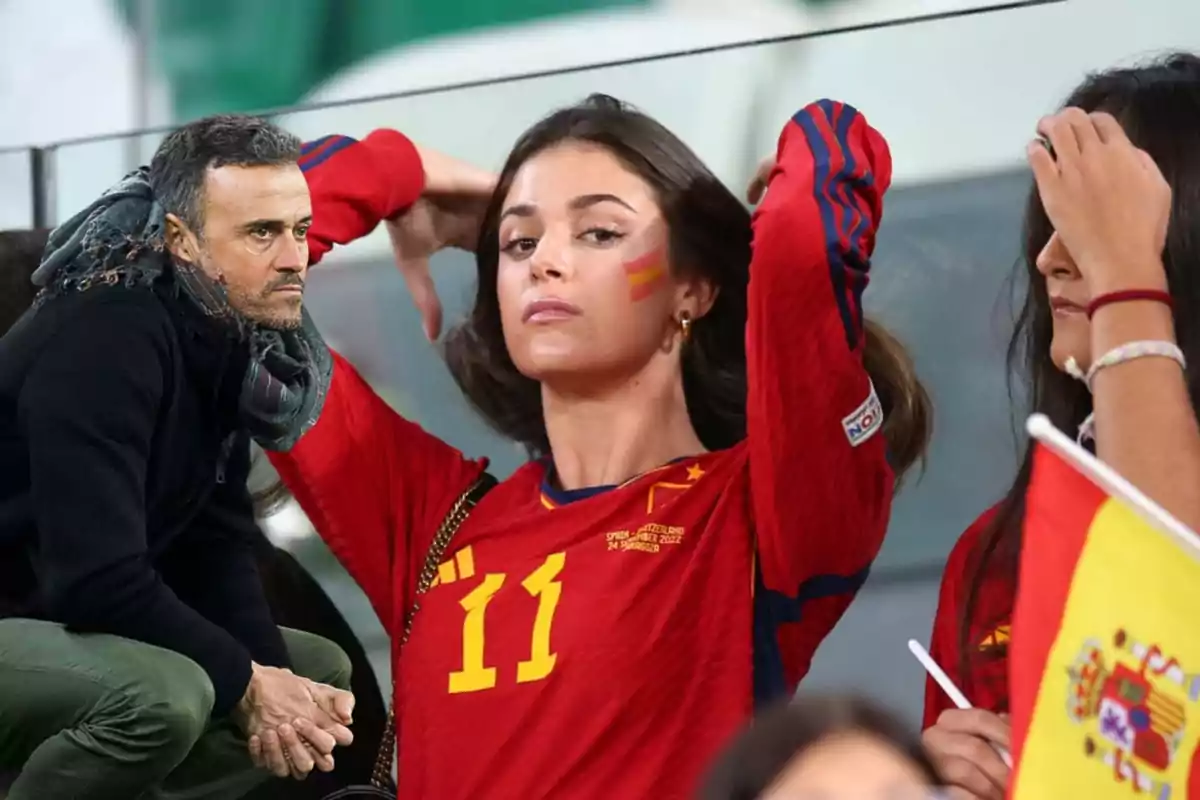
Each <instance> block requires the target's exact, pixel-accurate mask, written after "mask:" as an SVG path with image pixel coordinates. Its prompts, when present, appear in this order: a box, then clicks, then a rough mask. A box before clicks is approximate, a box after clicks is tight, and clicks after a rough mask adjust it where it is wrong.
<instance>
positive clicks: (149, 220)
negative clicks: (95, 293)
mask: <svg viewBox="0 0 1200 800" xmlns="http://www.w3.org/2000/svg"><path fill="white" fill-rule="evenodd" d="M148 178H149V170H148V169H147V168H145V167H142V168H141V169H138V170H136V171H134V172H131V173H130V174H128V175H126V176H125V178H124V179H123V180H122V181H121V182H120V183H118V184H117V185H116V186H114V187H112V188H111V189H109V190H108V191H107V192H105V193H104V194H103V195H101V196H100V198H99V199H98V200H96V202H94V203H92V204H91V205H90V206H88V207H87V208H85V209H84V210H83V211H80V212H79V213H78V214H76V215H75V216H74V217H72V218H71V219H69V220H67V221H66V222H64V223H63V224H62V225H60V226H59V227H58V228H56V229H55V230H54V232H53V233H52V234H51V235H50V240H49V242H48V244H47V245H46V253H45V255H44V256H43V258H42V263H41V265H40V266H39V267H38V268H37V271H35V272H34V273H33V282H34V284H35V285H37V286H40V287H42V291H41V292H40V293H39V295H38V298H37V300H36V301H35V303H34V309H35V312H34V313H36V309H38V308H40V307H41V305H42V304H43V303H45V302H46V301H47V300H50V299H53V298H54V297H57V296H59V295H62V294H64V293H67V292H72V291H84V290H87V289H88V288H90V287H92V286H97V285H110V286H111V285H115V284H117V283H123V284H124V285H125V286H130V287H133V286H138V285H149V284H150V283H152V282H154V281H155V280H156V279H157V278H159V277H160V276H162V275H163V274H164V273H165V272H167V271H168V270H170V271H171V272H172V273H173V275H174V277H175V280H176V285H177V286H178V287H179V290H180V292H181V293H182V295H183V296H185V297H186V298H188V299H189V300H190V301H191V302H193V303H194V304H195V305H196V306H197V307H198V308H199V309H200V310H201V311H202V312H203V313H204V314H205V315H207V316H209V317H212V318H214V319H217V320H219V321H221V322H222V323H224V324H227V325H228V326H229V327H230V330H231V331H232V332H234V333H235V334H236V335H238V336H240V337H241V338H242V339H243V340H244V341H246V342H247V343H248V345H249V348H250V366H249V367H248V368H247V370H246V375H245V377H244V379H243V385H242V393H241V401H240V403H241V417H242V422H243V425H244V426H245V427H246V429H247V430H248V431H249V432H250V435H251V436H253V437H254V439H255V441H257V442H258V443H259V445H261V446H262V447H263V448H265V449H268V450H288V449H290V448H291V447H292V445H294V444H295V443H296V442H297V441H298V440H299V439H300V437H301V435H303V434H304V432H305V431H307V430H308V429H309V428H310V427H312V425H313V424H314V423H315V422H316V420H317V416H318V415H319V414H320V413H321V406H322V404H323V402H324V400H325V393H326V391H327V389H328V387H329V381H330V378H331V375H332V371H333V361H332V359H331V358H330V355H329V349H328V348H327V347H326V346H325V342H324V340H323V339H322V338H321V336H320V334H319V333H318V332H317V329H316V327H315V326H314V325H313V323H312V320H311V319H310V318H309V315H308V311H307V310H306V311H305V312H304V316H303V321H302V323H301V325H300V327H299V328H296V329H295V330H274V329H269V328H264V327H262V326H260V325H256V324H255V323H253V322H251V321H250V320H248V319H246V318H245V317H244V316H242V315H241V314H239V313H238V312H237V311H236V310H234V308H233V307H232V306H231V305H230V304H229V300H228V297H227V294H226V291H225V287H224V286H222V285H221V284H219V283H217V282H216V281H214V280H212V279H211V278H209V277H208V276H207V275H205V274H204V273H203V272H202V271H201V270H200V269H199V268H197V267H195V266H193V265H190V264H185V263H182V262H179V261H174V260H172V259H171V258H170V257H169V256H168V255H167V254H166V253H165V251H164V247H163V242H164V239H163V234H164V231H165V227H166V222H165V217H166V215H165V213H164V212H163V208H162V206H161V205H160V204H159V203H158V202H157V200H155V198H154V195H153V192H152V191H151V189H150V182H149V179H148Z"/></svg>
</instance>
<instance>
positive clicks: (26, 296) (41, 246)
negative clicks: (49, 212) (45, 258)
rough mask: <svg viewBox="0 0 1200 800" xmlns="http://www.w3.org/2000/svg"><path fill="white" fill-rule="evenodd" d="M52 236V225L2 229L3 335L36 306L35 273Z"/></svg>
mask: <svg viewBox="0 0 1200 800" xmlns="http://www.w3.org/2000/svg"><path fill="white" fill-rule="evenodd" d="M49 238H50V230H49V229H48V228H39V229H35V230H20V231H0V336H2V335H4V333H5V332H6V331H7V330H8V329H9V328H11V327H12V326H13V323H15V322H16V321H17V320H18V319H19V318H20V316H21V315H22V314H24V313H25V312H26V311H27V310H28V309H29V307H30V306H31V305H33V299H34V297H36V296H37V287H36V286H34V285H33V280H32V278H33V273H34V270H36V269H37V268H38V264H40V263H41V261H42V253H43V252H44V251H45V249H46V241H47V240H48V239H49Z"/></svg>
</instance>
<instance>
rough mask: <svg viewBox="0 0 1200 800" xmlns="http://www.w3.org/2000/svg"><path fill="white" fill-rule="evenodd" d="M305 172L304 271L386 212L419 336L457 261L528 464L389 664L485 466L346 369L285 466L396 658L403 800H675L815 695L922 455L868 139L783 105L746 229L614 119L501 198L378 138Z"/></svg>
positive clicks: (474, 524) (923, 414)
mask: <svg viewBox="0 0 1200 800" xmlns="http://www.w3.org/2000/svg"><path fill="white" fill-rule="evenodd" d="M331 142H332V143H331ZM322 148H324V149H322ZM333 148H340V151H339V152H335V153H334V154H333V155H330V156H324V157H323V156H322V155H320V153H323V152H327V151H328V150H329V149H333ZM313 154H316V155H313ZM312 162H317V164H316V165H315V166H314V165H313V163H312ZM301 163H302V166H308V167H309V170H308V175H309V181H310V187H311V189H312V193H313V205H314V220H315V224H314V227H313V228H312V231H311V232H310V243H311V246H312V248H313V252H314V254H316V255H317V256H318V257H319V255H320V254H321V253H323V252H324V251H325V250H327V249H328V248H329V246H330V245H331V243H332V242H335V241H336V242H345V241H349V240H352V239H354V238H357V237H359V236H361V235H363V234H365V233H366V232H368V231H369V230H371V229H372V228H373V227H374V226H375V225H376V224H377V223H378V222H379V221H380V220H381V219H385V218H388V219H393V222H391V223H389V224H390V225H391V226H392V233H393V241H394V243H395V244H396V245H397V248H398V250H399V253H400V260H401V265H402V269H405V270H407V273H408V276H409V278H410V285H412V286H414V287H416V294H417V297H418V303H419V304H420V305H422V307H423V308H424V309H425V311H426V312H427V320H426V321H427V333H428V334H430V335H431V336H432V335H436V333H437V327H438V324H439V322H438V319H437V317H438V314H439V312H438V311H437V306H436V298H435V297H434V296H433V295H432V294H431V293H430V284H429V283H428V275H427V274H426V273H425V272H424V269H425V267H426V264H425V259H427V258H428V256H429V255H430V254H431V253H432V252H434V251H435V250H437V249H439V248H440V247H443V246H447V245H460V246H474V245H475V244H476V238H477V244H478V249H477V253H478V265H479V287H478V295H477V297H476V303H475V307H474V309H473V311H472V312H471V314H470V316H469V317H468V318H467V320H466V321H465V322H464V323H463V324H462V325H461V326H460V327H458V328H456V329H455V330H454V331H452V332H451V333H450V334H449V336H448V338H447V341H446V344H445V347H446V356H447V360H448V362H449V365H450V368H451V370H452V372H453V373H454V375H455V378H456V379H457V380H458V382H459V385H460V386H461V388H462V390H463V392H464V394H465V395H466V396H467V398H468V399H469V400H470V401H471V402H472V403H473V404H474V405H475V407H476V409H477V410H478V411H479V412H480V413H481V414H482V415H483V416H484V417H485V418H486V419H487V420H488V421H489V422H490V423H491V424H492V425H493V426H494V427H495V428H496V429H497V430H499V431H500V432H502V433H503V434H505V435H507V436H508V437H510V438H512V439H513V440H515V441H517V442H520V443H521V444H523V445H524V446H525V447H526V448H527V449H528V450H529V451H530V453H531V455H532V456H533V460H531V461H530V462H529V463H528V464H527V465H525V466H524V467H522V468H520V469H518V470H517V472H516V473H515V474H514V475H512V477H510V478H508V479H507V480H505V481H504V482H502V483H500V484H499V485H498V486H497V487H495V488H493V489H491V491H490V492H488V493H487V495H486V496H483V497H482V499H480V500H478V503H477V505H476V506H475V507H474V510H473V511H472V513H471V514H470V516H469V517H467V519H466V521H465V523H464V524H463V525H462V527H461V529H460V530H459V531H458V532H457V533H456V535H455V536H454V538H453V539H452V540H451V541H450V543H449V546H448V548H447V549H446V551H445V557H444V559H443V562H442V564H441V565H440V568H438V569H437V571H436V580H435V581H434V583H433V586H432V587H431V588H430V589H429V590H428V592H427V593H425V594H423V595H422V596H421V597H420V602H419V605H420V612H419V613H418V614H416V616H415V623H414V625H413V627H412V631H411V636H410V637H408V639H407V641H406V642H404V643H403V647H401V641H400V640H401V639H402V638H403V626H404V620H405V618H406V616H407V614H408V612H409V611H410V609H412V607H413V605H414V603H416V602H417V598H416V593H417V588H418V586H417V584H418V578H419V576H418V573H419V572H420V571H421V568H422V565H423V563H424V560H425V558H426V553H427V552H428V551H429V548H430V546H431V540H432V539H433V538H434V534H435V531H436V530H437V529H438V527H439V525H440V524H441V522H442V520H443V519H444V518H445V517H446V515H447V512H448V511H449V510H450V509H451V507H452V506H453V505H454V504H455V502H456V500H457V499H459V498H460V497H462V496H463V495H464V492H467V491H468V490H469V489H471V487H472V486H473V485H477V482H479V481H480V480H481V476H482V475H483V471H484V469H485V466H486V465H485V464H484V463H483V462H480V461H470V460H467V459H465V458H464V457H463V456H462V455H461V454H459V453H458V452H457V451H456V450H454V449H453V448H452V447H450V446H449V445H447V444H445V443H443V442H441V441H439V440H438V439H436V438H434V437H432V436H430V435H428V434H426V433H425V432H423V431H422V430H421V429H420V428H418V427H417V426H416V425H414V424H412V423H411V422H408V421H406V420H403V419H401V418H400V417H399V416H398V415H396V413H395V412H393V411H392V410H391V409H390V408H388V407H387V406H386V405H385V404H384V403H383V401H381V400H380V399H379V398H378V396H376V394H375V393H374V392H373V391H372V390H371V389H370V387H369V386H368V385H367V384H366V383H365V382H364V381H363V380H362V378H361V377H359V375H358V374H357V373H356V372H355V371H354V368H353V367H352V366H351V365H350V364H349V363H347V362H346V361H345V360H344V359H342V358H340V357H336V356H335V365H334V369H333V375H332V382H331V385H330V386H329V392H328V398H327V400H326V402H325V408H324V411H323V413H322V415H321V416H320V418H319V420H318V421H317V423H316V425H315V427H313V429H312V430H311V431H309V432H308V433H307V434H306V435H305V436H304V437H303V438H302V439H301V440H300V442H299V444H298V445H297V446H296V447H295V448H294V449H293V450H292V451H290V452H287V453H277V454H274V456H273V461H274V463H275V465H276V466H277V467H278V469H279V471H280V473H281V475H282V476H283V478H284V480H285V481H286V482H287V484H288V486H289V487H290V488H291V490H292V491H293V492H294V494H295V495H296V497H297V498H298V499H299V501H300V503H301V505H302V506H303V507H304V509H305V511H306V512H307V513H308V514H309V516H310V518H311V519H312V521H313V523H314V524H315V526H316V528H317V530H318V531H319V532H320V533H321V535H322V536H323V537H324V538H325V539H326V541H328V542H329V544H330V546H331V547H332V549H333V550H334V552H335V553H336V554H337V555H338V557H339V558H340V559H341V560H342V561H343V563H344V564H345V565H346V566H347V568H348V569H349V571H350V572H351V574H352V575H353V576H354V577H355V578H356V579H357V581H358V582H359V583H360V584H361V585H362V587H363V588H364V590H365V591H366V593H367V595H368V596H369V597H370V599H371V601H372V603H373V604H374V607H375V609H376V611H377V612H378V614H379V616H380V618H381V619H382V620H383V623H384V625H385V626H386V627H387V628H388V630H389V631H390V632H391V634H392V637H393V641H394V660H395V663H394V671H395V676H396V693H395V702H396V714H397V720H398V722H397V728H398V739H399V786H400V790H399V791H400V796H401V797H403V798H417V797H436V798H439V800H453V799H454V798H477V797H521V798H541V797H571V798H580V799H586V798H601V797H603V798H609V797H621V798H626V797H627V798H641V797H663V798H666V797H683V796H686V795H688V794H690V792H691V791H692V790H693V789H694V786H695V783H696V781H697V780H698V778H699V776H700V775H701V774H702V772H703V770H704V768H705V766H706V765H707V763H708V761H709V760H710V758H711V757H712V756H713V755H714V754H715V753H716V752H717V750H718V749H719V748H720V746H721V745H722V743H723V742H724V740H725V739H726V738H727V737H728V736H730V735H731V734H733V733H734V732H735V731H736V730H737V729H738V728H739V726H740V725H741V724H742V723H743V721H745V720H746V719H747V718H748V717H749V716H750V714H751V712H752V710H753V708H754V705H755V702H756V700H768V699H774V698H775V697H777V696H781V695H784V694H786V693H788V692H790V691H792V690H793V689H794V688H795V685H796V683H797V681H798V680H799V679H800V678H801V676H803V675H804V673H805V672H806V671H807V669H808V666H809V662H810V659H811V658H812V655H813V651H814V650H815V649H816V647H817V645H818V644H819V643H820V641H821V640H822V639H823V638H824V637H825V636H826V634H828V633H829V631H830V629H831V628H832V627H833V625H834V624H835V623H836V622H837V620H838V619H839V618H840V616H841V615H842V613H843V612H844V611H845V609H846V606H847V605H848V604H849V602H850V600H851V599H852V597H853V596H854V594H855V593H856V591H857V590H858V589H859V587H860V586H861V585H862V583H863V581H864V580H865V578H866V576H867V572H868V569H869V567H870V565H871V562H872V560H873V559H874V557H875V555H876V553H877V552H878V549H879V547H880V544H881V543H882V540H883V535H884V531H885V529H886V527H887V522H888V514H889V510H890V506H891V500H892V494H893V489H894V486H895V482H896V477H897V474H902V473H903V471H904V470H905V469H906V468H908V467H909V466H910V465H911V464H912V463H913V462H914V461H915V460H917V459H918V458H919V457H920V455H921V453H922V450H923V448H924V445H925V441H926V438H927V434H928V430H927V427H926V426H927V423H928V419H927V413H928V409H927V407H926V403H927V398H926V396H925V394H924V392H923V390H922V389H921V387H920V384H919V383H918V382H917V380H916V378H915V376H914V374H913V371H912V366H911V364H910V363H909V362H908V360H907V357H906V356H905V355H904V353H903V351H902V350H901V349H900V347H899V346H898V345H897V344H896V343H895V342H894V340H892V339H891V338H890V337H889V336H887V334H886V333H885V332H883V331H882V330H880V329H877V328H874V327H872V326H870V325H864V322H863V315H862V306H861V299H862V292H863V289H864V288H865V287H866V283H867V277H868V268H869V265H870V260H869V258H870V254H871V251H872V249H873V246H874V240H875V231H876V228H877V226H878V224H879V220H880V216H881V213H882V197H883V193H884V191H885V190H886V189H887V186H888V182H889V178H890V172H891V163H890V156H889V153H888V149H887V145H886V143H885V142H884V140H883V138H882V137H881V136H880V135H879V134H878V133H877V132H876V131H874V130H873V129H872V128H870V127H869V126H868V125H867V123H866V121H865V120H864V119H863V118H862V116H861V115H859V113H858V112H857V111H855V110H854V109H853V108H850V107H849V106H845V105H842V104H840V103H834V102H829V101H822V102H820V103H816V104H813V105H810V106H808V107H806V108H804V109H802V110H801V111H799V112H797V114H796V115H795V117H794V118H793V119H792V120H790V121H789V122H788V124H787V126H786V127H785V128H784V131H783V134H782V136H781V138H780V142H779V149H778V153H777V157H776V159H773V160H772V162H771V163H770V164H768V165H766V167H765V168H764V170H763V172H762V173H761V175H760V181H759V183H758V185H757V186H756V188H755V190H754V193H755V194H756V195H760V194H761V193H762V190H763V187H764V186H765V187H766V194H765V197H763V199H762V202H761V204H760V206H759V208H758V210H757V212H756V214H755V216H754V220H753V225H752V224H751V217H750V214H749V212H747V211H746V209H745V207H744V206H743V205H742V204H741V203H740V202H739V201H738V199H737V198H736V197H734V196H733V195H732V194H731V193H730V192H729V191H728V190H727V189H726V188H725V187H724V186H722V184H721V183H720V182H719V181H718V180H717V178H716V177H714V176H713V175H712V174H711V173H710V172H709V171H708V170H707V169H706V168H705V167H704V165H703V164H702V163H701V162H700V161H699V160H698V159H697V158H696V156H695V155H694V154H693V153H692V152H691V151H690V150H689V149H688V148H687V147H686V146H685V145H684V144H683V143H682V142H681V141H680V140H679V139H678V138H676V137H675V136H673V135H672V134H671V133H670V132H669V131H667V130H666V129H665V128H663V127H662V126H661V125H659V124H658V123H656V122H654V121H653V120H652V119H650V118H649V117H647V116H645V115H643V114H641V113H638V112H636V111H633V110H631V109H630V108H628V107H627V106H624V105H623V104H621V103H619V102H617V101H615V100H613V99H612V98H608V97H604V96H595V97H593V98H591V99H589V100H588V101H586V102H584V103H582V104H580V105H578V106H575V107H571V108H567V109H564V110H562V111H559V112H556V113H554V114H552V115H551V116H549V117H547V118H546V119H545V120H543V121H541V122H539V123H537V124H536V125H534V126H533V127H532V128H531V129H530V130H529V131H527V132H526V133H525V134H524V135H523V136H522V137H521V139H520V140H519V141H518V142H517V144H516V146H515V148H514V149H513V151H512V153H511V155H510V156H509V159H508V161H507V163H506V164H505V166H504V169H503V171H502V173H501V175H500V178H499V181H498V184H497V185H496V187H495V190H494V192H492V186H491V183H490V181H488V180H487V179H485V178H482V177H481V176H479V175H478V173H475V172H472V171H471V170H469V169H468V168H466V167H464V166H463V165H460V164H457V163H456V162H452V161H450V160H448V159H446V158H445V157H444V156H438V155H436V154H433V153H429V152H425V151H418V150H417V149H415V148H414V147H413V146H412V145H411V144H409V143H408V141H407V140H406V139H404V138H403V137H401V136H400V135H399V134H397V133H395V132H393V131H380V132H376V133H375V134H372V136H370V137H368V138H367V139H366V140H364V141H363V142H360V143H349V142H347V141H344V140H343V141H336V142H333V140H329V141H326V142H323V143H320V144H317V145H314V146H313V148H312V149H311V150H310V156H309V158H308V159H307V162H306V161H305V160H302V162H301ZM480 195H490V199H489V197H487V196H485V197H484V198H483V203H484V205H486V208H485V209H484V210H483V213H482V225H481V226H480V225H479V218H478V217H476V216H474V215H473V214H472V213H471V201H472V200H473V199H478V198H479V197H480ZM754 199H757V197H755V198H754ZM480 495H481V492H480V491H478V490H477V491H476V493H475V495H473V496H472V499H478V497H479V496H480Z"/></svg>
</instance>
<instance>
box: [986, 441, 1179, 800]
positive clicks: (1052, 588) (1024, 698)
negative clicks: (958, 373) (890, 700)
mask: <svg viewBox="0 0 1200 800" xmlns="http://www.w3.org/2000/svg"><path fill="white" fill-rule="evenodd" d="M1029 429H1030V432H1031V433H1032V434H1033V435H1034V437H1035V438H1036V439H1037V443H1036V444H1035V447H1036V451H1035V454H1034V470H1033V479H1032V481H1031V483H1030V487H1029V493H1028V495H1027V498H1026V511H1025V525H1024V539H1023V543H1022V550H1021V572H1020V582H1019V591H1018V595H1017V603H1016V607H1015V609H1014V614H1013V632H1012V649H1011V657H1010V671H1009V681H1010V687H1011V700H1012V709H1013V745H1014V756H1015V758H1016V768H1015V771H1014V774H1013V777H1012V781H1011V783H1010V797H1013V798H1016V800H1033V799H1035V798H1046V800H1051V799H1053V800H1064V798H1076V797H1078V798H1088V800H1105V799H1106V798H1127V797H1132V796H1139V797H1147V798H1151V799H1152V800H1186V799H1187V798H1200V758H1198V756H1200V538H1198V537H1197V536H1196V534H1195V533H1194V532H1192V531H1191V530H1189V529H1188V528H1187V527H1186V526H1184V525H1183V524H1181V523H1180V522H1178V521H1177V520H1175V519H1174V518H1172V517H1171V516H1170V515H1168V514H1167V513H1166V512H1165V511H1163V510H1162V509H1161V508H1159V507H1158V506H1156V505H1154V504H1153V503H1152V502H1151V501H1150V500H1148V499H1147V498H1146V497H1145V496H1144V495H1142V494H1141V493H1140V492H1138V491H1137V490H1136V489H1134V488H1133V487H1132V486H1130V485H1129V484H1128V483H1127V482H1126V481H1124V480H1122V479H1121V478H1120V477H1119V476H1117V475H1116V474H1115V473H1114V472H1113V471H1112V470H1111V469H1109V468H1107V467H1105V466H1104V465H1103V464H1101V463H1100V462H1099V461H1097V460H1096V459H1095V458H1094V457H1093V456H1092V455H1090V454H1089V453H1087V452H1086V451H1084V450H1082V449H1081V448H1079V447H1078V446H1077V445H1075V443H1073V442H1071V441H1070V440H1069V439H1068V438H1067V437H1065V436H1063V435H1062V434H1061V433H1059V432H1058V431H1056V430H1054V429H1053V427H1051V425H1050V423H1049V421H1048V420H1046V419H1045V418H1041V417H1035V418H1034V419H1032V420H1031V421H1030V425H1029ZM1198 490H1200V487H1198Z"/></svg>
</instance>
